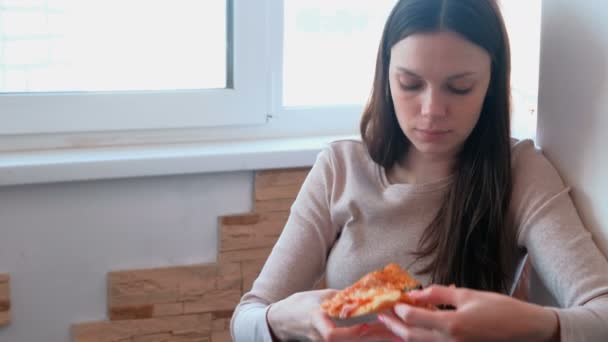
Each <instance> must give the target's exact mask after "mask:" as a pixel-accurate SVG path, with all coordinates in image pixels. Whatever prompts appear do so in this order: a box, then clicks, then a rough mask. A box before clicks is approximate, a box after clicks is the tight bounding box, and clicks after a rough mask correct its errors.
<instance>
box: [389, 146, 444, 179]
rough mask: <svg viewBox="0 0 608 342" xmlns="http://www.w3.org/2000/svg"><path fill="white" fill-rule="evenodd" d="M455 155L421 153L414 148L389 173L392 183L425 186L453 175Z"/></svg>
mask: <svg viewBox="0 0 608 342" xmlns="http://www.w3.org/2000/svg"><path fill="white" fill-rule="evenodd" d="M455 162H456V155H454V154H428V153H420V152H419V151H418V150H416V149H415V148H414V147H413V146H412V147H410V150H409V151H408V153H407V154H406V156H405V157H404V158H403V159H402V160H401V161H400V162H399V163H397V164H395V166H394V167H393V168H392V169H391V170H390V171H389V180H390V181H391V183H407V184H424V183H429V182H433V181H437V180H440V179H443V178H446V177H448V176H450V175H451V174H452V168H453V166H454V163H455Z"/></svg>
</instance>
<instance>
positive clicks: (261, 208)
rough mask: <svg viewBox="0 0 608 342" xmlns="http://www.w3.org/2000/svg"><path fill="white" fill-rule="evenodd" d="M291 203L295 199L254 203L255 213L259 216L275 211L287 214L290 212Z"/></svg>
mask: <svg viewBox="0 0 608 342" xmlns="http://www.w3.org/2000/svg"><path fill="white" fill-rule="evenodd" d="M293 201H295V197H294V198H281V199H271V200H263V201H255V203H254V207H255V212H256V213H259V214H261V213H267V212H275V211H285V212H289V211H290V210H291V205H292V204H293Z"/></svg>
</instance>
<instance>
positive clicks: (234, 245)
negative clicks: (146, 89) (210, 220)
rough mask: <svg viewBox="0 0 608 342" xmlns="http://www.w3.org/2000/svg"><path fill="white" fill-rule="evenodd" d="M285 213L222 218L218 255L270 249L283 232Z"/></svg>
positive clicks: (286, 215)
mask: <svg viewBox="0 0 608 342" xmlns="http://www.w3.org/2000/svg"><path fill="white" fill-rule="evenodd" d="M288 215H289V214H288V213H287V212H272V213H270V212H269V213H263V214H248V215H239V216H232V217H224V218H222V220H221V226H220V248H219V250H220V253H221V252H225V251H234V250H242V249H252V248H264V247H267V248H272V247H273V246H274V244H275V243H276V241H277V239H278V238H279V235H280V234H281V232H282V231H283V227H284V226H285V222H287V217H288Z"/></svg>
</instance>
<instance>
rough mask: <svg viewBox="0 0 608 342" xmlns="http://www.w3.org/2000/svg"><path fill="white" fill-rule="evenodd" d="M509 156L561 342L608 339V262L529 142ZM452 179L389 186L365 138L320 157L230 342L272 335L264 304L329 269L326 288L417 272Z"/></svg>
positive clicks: (521, 224) (525, 236) (517, 215)
mask: <svg viewBox="0 0 608 342" xmlns="http://www.w3.org/2000/svg"><path fill="white" fill-rule="evenodd" d="M512 152H513V153H512V158H513V162H512V167H513V177H514V179H513V198H512V205H511V210H510V215H512V219H513V222H515V225H516V226H517V231H518V239H517V241H518V244H519V246H520V247H521V248H522V250H523V251H527V252H528V254H529V256H530V257H531V261H532V264H533V266H534V268H535V270H536V271H537V273H538V274H539V275H540V277H541V278H542V280H543V282H544V283H545V285H546V287H547V288H548V289H549V290H550V291H551V293H552V294H553V295H554V297H555V298H556V299H557V300H558V302H559V305H560V307H561V308H559V309H556V311H557V313H558V316H559V320H560V327H561V336H562V341H573V342H574V341H576V342H582V341H608V261H607V260H606V259H605V258H604V256H603V255H602V254H601V253H600V251H599V249H598V248H597V246H596V245H595V244H594V242H593V241H592V239H591V235H590V233H589V232H588V231H587V230H586V229H585V227H584V226H583V225H582V223H581V220H580V218H579V216H578V214H577V212H576V209H575V208H574V205H573V203H572V201H571V199H570V196H569V195H568V188H567V187H566V186H565V185H564V184H563V182H562V180H561V178H560V176H559V175H558V173H557V172H556V170H555V169H554V168H553V166H552V165H551V164H550V163H549V161H548V160H547V159H546V158H545V157H544V156H543V155H542V154H541V153H540V152H539V151H538V150H536V149H535V147H534V144H533V142H532V141H530V140H525V141H520V142H515V141H514V143H513V147H512ZM451 181H452V178H451V177H448V178H445V179H442V180H439V181H436V182H432V183H427V184H416V185H413V184H390V183H389V181H388V180H387V176H386V170H384V169H383V168H382V167H381V166H379V165H378V164H376V163H374V162H373V161H372V159H371V158H370V156H369V154H368V153H367V150H366V148H365V146H364V145H363V144H362V143H361V142H359V141H351V140H345V141H338V142H334V143H332V144H331V145H330V146H329V147H328V148H327V149H325V150H323V151H322V152H321V153H320V154H319V156H318V158H317V161H316V163H315V165H314V166H313V168H312V170H311V171H310V174H309V175H308V177H307V179H306V181H305V182H304V184H303V186H302V189H301V190H300V193H299V194H298V197H297V199H296V200H295V202H294V204H293V206H292V208H291V213H290V216H289V219H288V221H287V224H286V225H285V228H284V231H283V233H282V234H281V237H280V238H279V240H278V242H277V243H276V245H275V247H274V248H273V250H272V253H271V254H270V256H269V258H268V260H267V262H266V264H265V265H264V268H263V270H262V271H261V273H260V275H259V277H258V278H257V280H256V281H255V283H254V284H253V288H252V289H251V291H250V292H248V293H246V294H245V295H244V296H243V298H242V300H241V303H240V304H239V305H238V306H237V308H236V310H235V313H234V316H233V319H232V323H231V332H232V336H233V340H235V341H271V338H270V335H269V331H268V327H267V324H266V320H265V314H266V309H267V307H268V305H269V304H271V303H273V302H276V301H279V300H281V299H284V298H286V297H288V296H289V295H291V294H293V293H295V292H300V291H307V290H310V289H311V288H313V287H314V285H315V283H316V282H317V281H318V280H319V279H320V278H321V277H322V276H323V275H325V276H326V281H327V285H328V287H329V288H334V289H341V288H344V287H347V286H348V285H350V284H351V283H353V282H354V281H356V280H357V279H359V278H360V277H361V276H363V275H364V274H366V273H367V272H369V271H371V270H374V269H378V268H381V267H383V266H384V265H386V264H387V263H389V262H397V263H399V264H401V266H402V267H407V268H408V269H409V270H411V271H413V272H414V273H415V272H416V271H417V270H418V269H419V268H420V266H421V265H420V263H418V264H417V263H414V258H413V257H412V255H411V252H412V251H414V250H415V248H416V246H417V245H418V241H419V239H420V237H421V234H422V232H423V230H424V228H425V227H426V226H427V225H428V224H429V223H430V220H431V219H432V218H433V217H434V215H435V213H436V212H437V210H438V206H439V202H440V200H441V197H442V195H443V194H444V193H445V191H446V189H447V187H448V186H449V184H450V182H451ZM418 279H419V280H421V281H422V283H423V284H428V282H429V279H428V277H424V276H419V277H418Z"/></svg>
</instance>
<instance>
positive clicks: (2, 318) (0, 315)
mask: <svg viewBox="0 0 608 342" xmlns="http://www.w3.org/2000/svg"><path fill="white" fill-rule="evenodd" d="M10 323H11V314H10V312H9V311H0V327H3V326H6V325H9V324H10Z"/></svg>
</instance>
